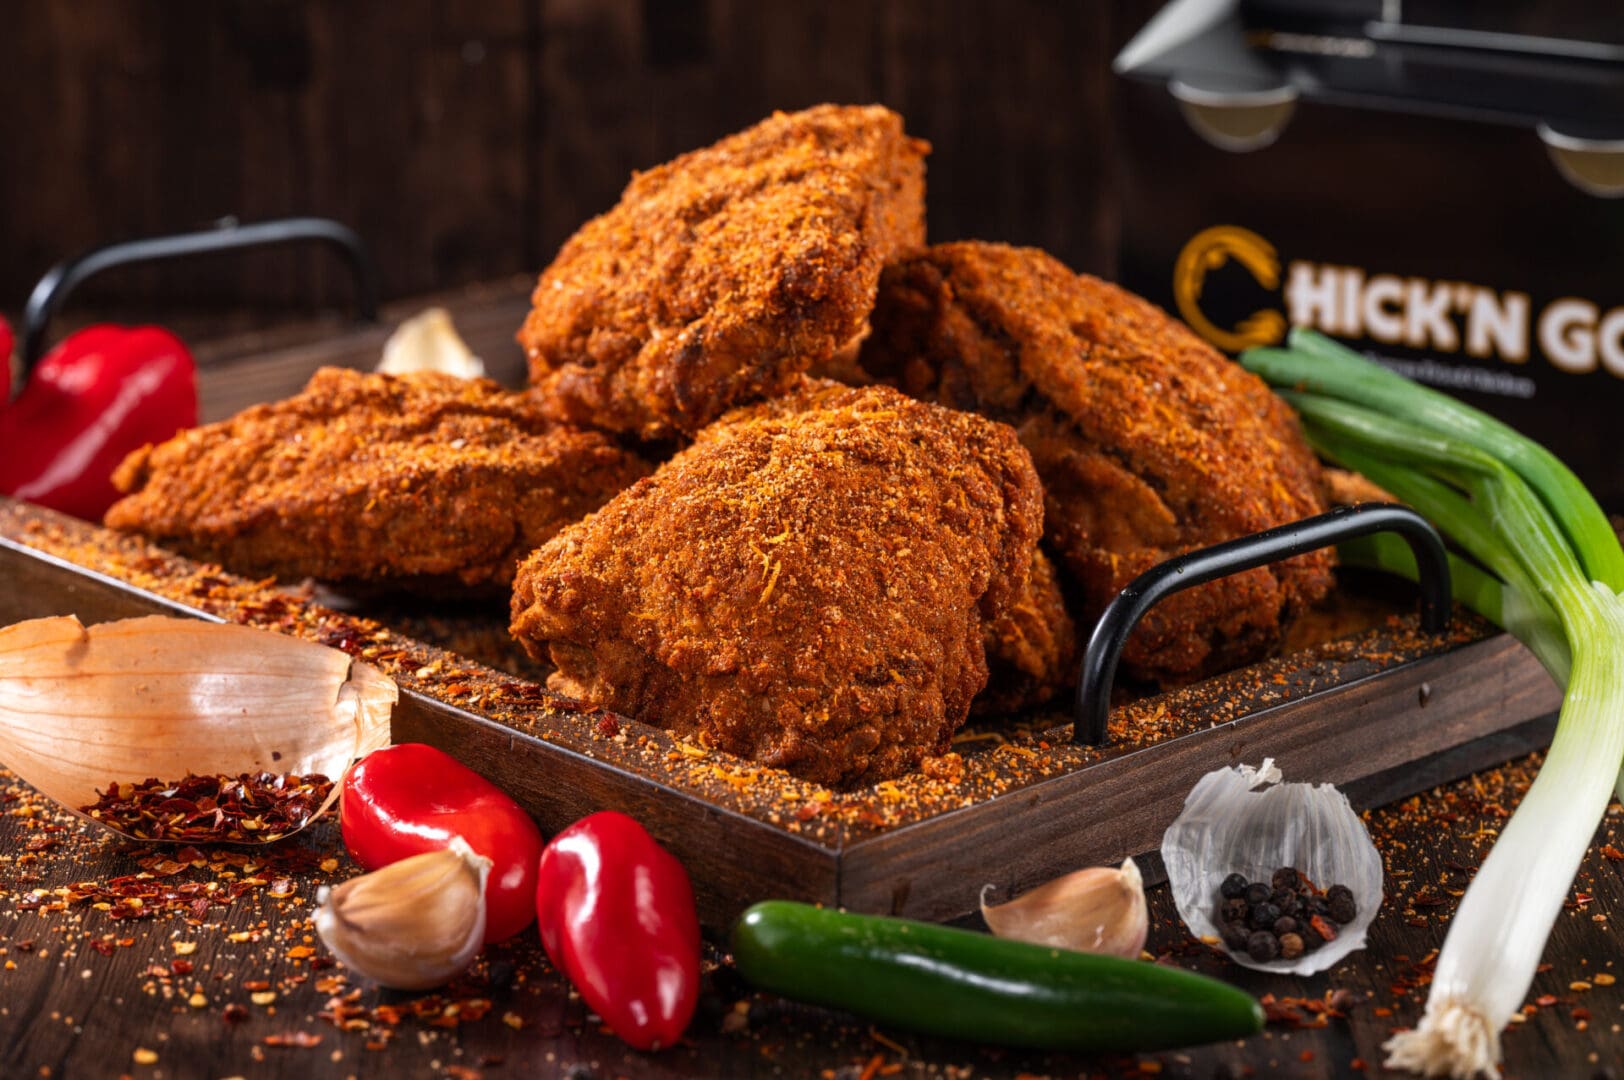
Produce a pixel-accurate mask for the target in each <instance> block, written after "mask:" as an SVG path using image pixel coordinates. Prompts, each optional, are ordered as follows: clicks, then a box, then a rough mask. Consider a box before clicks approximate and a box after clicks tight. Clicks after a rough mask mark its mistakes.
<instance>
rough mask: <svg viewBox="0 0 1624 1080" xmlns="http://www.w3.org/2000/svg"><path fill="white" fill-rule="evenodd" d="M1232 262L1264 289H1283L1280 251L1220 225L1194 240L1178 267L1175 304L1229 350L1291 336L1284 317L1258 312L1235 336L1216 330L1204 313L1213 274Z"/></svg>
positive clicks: (1187, 318)
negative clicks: (1204, 295)
mask: <svg viewBox="0 0 1624 1080" xmlns="http://www.w3.org/2000/svg"><path fill="white" fill-rule="evenodd" d="M1230 259H1234V260H1235V261H1236V262H1238V263H1240V264H1241V265H1242V266H1244V267H1245V268H1246V269H1247V271H1249V272H1250V273H1251V275H1252V278H1253V280H1255V281H1256V282H1257V283H1258V284H1259V285H1261V286H1263V287H1264V288H1265V289H1269V290H1271V291H1272V290H1274V289H1278V288H1279V287H1280V259H1279V257H1278V256H1276V255H1275V251H1274V245H1273V244H1271V243H1269V242H1268V241H1267V240H1265V239H1263V237H1261V236H1259V235H1258V234H1257V233H1255V232H1251V231H1250V230H1248V229H1242V228H1240V227H1239V226H1237V225H1214V226H1213V227H1212V228H1210V229H1204V230H1202V231H1201V232H1199V233H1196V234H1195V235H1194V236H1192V237H1191V238H1190V242H1189V243H1187V244H1185V245H1184V250H1183V251H1181V252H1179V257H1178V261H1177V262H1176V263H1174V264H1173V299H1174V300H1175V301H1176V302H1177V304H1178V309H1179V314H1180V315H1181V316H1182V317H1183V318H1184V321H1185V322H1186V323H1188V324H1189V326H1190V329H1192V330H1194V331H1195V332H1196V333H1198V334H1200V335H1201V336H1202V337H1204V338H1206V339H1207V340H1208V341H1210V342H1212V343H1213V344H1214V345H1216V346H1218V347H1219V348H1220V349H1223V350H1224V351H1225V352H1239V351H1241V350H1242V349H1247V348H1251V347H1252V346H1254V345H1273V344H1274V343H1276V342H1277V341H1279V340H1280V339H1281V338H1283V337H1285V336H1286V317H1285V315H1284V314H1282V313H1281V312H1279V311H1275V310H1272V309H1267V308H1266V309H1264V310H1262V311H1254V312H1253V313H1252V314H1250V315H1248V316H1247V317H1246V318H1244V319H1242V320H1241V321H1240V324H1239V325H1237V326H1236V327H1235V328H1234V329H1233V330H1225V329H1223V328H1221V327H1219V326H1217V325H1215V324H1214V323H1213V322H1212V320H1211V319H1209V318H1207V316H1206V315H1205V314H1204V313H1203V312H1202V310H1201V303H1200V301H1201V291H1202V289H1203V287H1204V286H1205V285H1206V283H1207V274H1208V273H1209V272H1210V271H1213V270H1217V269H1218V268H1219V267H1221V266H1223V265H1224V264H1225V263H1227V262H1228V261H1229V260H1230Z"/></svg>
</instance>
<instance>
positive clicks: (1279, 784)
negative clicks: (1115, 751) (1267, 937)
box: [1162, 758, 1382, 975]
mask: <svg viewBox="0 0 1624 1080" xmlns="http://www.w3.org/2000/svg"><path fill="white" fill-rule="evenodd" d="M1162 862H1163V863H1165V864H1166V866H1167V881H1168V885H1169V886H1170V887H1171V889H1172V892H1173V902H1174V904H1175V905H1177V907H1178V912H1179V917H1180V918H1181V919H1183V920H1184V923H1185V925H1186V926H1188V927H1189V928H1190V932H1191V933H1193V934H1195V935H1197V936H1198V937H1208V938H1215V939H1216V938H1219V936H1220V935H1219V926H1218V922H1217V919H1216V917H1215V916H1216V913H1217V909H1218V905H1219V891H1218V890H1219V886H1220V885H1221V884H1222V883H1223V880H1224V879H1225V878H1226V877H1228V876H1229V875H1230V874H1242V875H1244V876H1245V877H1246V878H1247V879H1248V880H1253V881H1268V880H1269V877H1270V875H1271V874H1272V873H1273V872H1274V871H1275V869H1276V868H1278V867H1282V866H1290V867H1295V868H1296V869H1297V870H1299V871H1301V872H1302V873H1303V874H1304V875H1305V876H1306V877H1307V878H1308V879H1309V880H1310V881H1313V882H1317V883H1319V884H1320V885H1321V886H1322V887H1328V886H1330V885H1333V884H1341V885H1346V886H1347V887H1348V888H1349V889H1351V890H1352V892H1353V897H1354V901H1355V903H1356V905H1357V910H1358V915H1357V917H1356V918H1355V919H1354V920H1353V922H1352V923H1350V924H1348V925H1347V926H1344V927H1341V928H1340V933H1338V934H1337V936H1336V938H1335V940H1333V941H1329V942H1326V943H1325V944H1324V945H1323V946H1321V947H1320V948H1318V949H1316V950H1314V951H1313V952H1305V953H1303V954H1302V955H1301V956H1300V957H1298V958H1296V959H1295V960H1284V959H1280V960H1269V961H1263V962H1259V961H1255V960H1253V959H1252V958H1251V957H1249V956H1247V955H1246V954H1245V953H1243V952H1235V951H1233V950H1227V951H1228V953H1229V957H1230V959H1232V960H1234V961H1235V962H1236V963H1237V964H1241V965H1243V966H1245V967H1249V968H1256V969H1257V970H1259V971H1274V972H1290V973H1292V974H1295V975H1312V974H1313V973H1314V972H1316V971H1324V970H1325V969H1326V968H1329V967H1331V966H1332V965H1333V964H1335V963H1337V962H1338V961H1339V960H1341V959H1342V958H1343V957H1345V956H1347V955H1348V954H1349V953H1351V952H1353V951H1354V950H1355V949H1359V948H1363V947H1364V943H1365V932H1366V931H1367V930H1368V929H1369V928H1370V923H1371V921H1372V920H1373V919H1374V918H1375V917H1376V909H1377V908H1379V907H1380V906H1381V902H1382V860H1381V855H1380V854H1379V853H1378V852H1377V851H1376V845H1375V844H1373V843H1371V840H1370V834H1369V833H1368V832H1367V831H1366V830H1365V826H1364V822H1362V821H1360V820H1359V815H1358V814H1356V813H1354V811H1353V807H1352V806H1350V805H1349V804H1348V798H1347V796H1346V795H1343V794H1342V793H1341V792H1340V791H1338V790H1337V789H1336V788H1335V787H1334V786H1332V785H1330V784H1301V783H1296V784H1288V783H1284V782H1283V778H1282V776H1281V773H1280V770H1279V769H1278V768H1276V767H1275V764H1274V759H1272V758H1265V759H1264V761H1263V764H1262V765H1261V766H1259V767H1257V768H1253V767H1252V766H1250V765H1240V766H1237V767H1235V768H1226V769H1216V770H1214V771H1212V772H1210V773H1208V774H1207V775H1206V776H1203V777H1202V778H1201V779H1200V780H1198V781H1197V782H1196V785H1195V787H1194V788H1193V789H1191V791H1190V794H1189V795H1188V796H1187V797H1186V798H1185V800H1184V810H1183V811H1182V812H1181V813H1180V814H1179V816H1178V818H1177V820H1175V821H1174V822H1173V824H1172V825H1171V826H1169V827H1168V830H1167V832H1166V833H1164V834H1163V836H1162Z"/></svg>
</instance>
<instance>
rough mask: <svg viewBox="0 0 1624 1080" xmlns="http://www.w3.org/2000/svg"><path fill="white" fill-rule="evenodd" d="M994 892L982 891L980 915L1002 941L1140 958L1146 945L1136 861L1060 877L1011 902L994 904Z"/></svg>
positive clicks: (1142, 887)
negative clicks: (990, 902)
mask: <svg viewBox="0 0 1624 1080" xmlns="http://www.w3.org/2000/svg"><path fill="white" fill-rule="evenodd" d="M991 888H992V886H991V885H988V886H987V887H986V888H984V889H982V890H981V917H982V918H984V919H986V920H987V925H988V926H989V927H991V928H992V932H993V933H994V934H997V935H998V936H999V937H1007V938H1014V939H1016V940H1018V941H1030V942H1032V943H1033V944H1036V945H1052V946H1054V947H1056V948H1060V949H1075V950H1076V951H1078V952H1088V953H1106V954H1108V955H1111V956H1126V957H1136V956H1138V955H1139V953H1140V951H1141V950H1142V949H1144V947H1145V934H1146V933H1147V932H1148V930H1149V927H1150V917H1149V913H1148V912H1147V911H1146V908H1145V882H1144V878H1142V877H1141V876H1140V874H1139V867H1138V866H1136V865H1135V864H1134V861H1133V860H1132V859H1125V860H1123V863H1122V866H1121V867H1120V868H1118V869H1115V870H1113V869H1111V868H1110V867H1108V866H1093V867H1089V868H1088V869H1086V870H1078V871H1077V872H1075V873H1071V874H1067V875H1066V876H1065V877H1060V878H1055V879H1054V880H1053V881H1050V882H1046V883H1045V884H1042V885H1039V886H1038V887H1037V888H1035V889H1032V890H1030V891H1029V892H1026V893H1023V894H1022V895H1020V896H1019V897H1017V898H1015V899H1014V900H1011V901H1010V902H1009V903H1007V904H999V905H996V906H989V905H988V903H987V892H988V890H990V889H991Z"/></svg>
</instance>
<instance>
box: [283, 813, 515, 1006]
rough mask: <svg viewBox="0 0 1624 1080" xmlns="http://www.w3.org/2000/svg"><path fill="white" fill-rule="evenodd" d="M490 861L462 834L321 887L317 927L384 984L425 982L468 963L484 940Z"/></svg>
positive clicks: (417, 986) (420, 986)
mask: <svg viewBox="0 0 1624 1080" xmlns="http://www.w3.org/2000/svg"><path fill="white" fill-rule="evenodd" d="M490 871H491V861H490V860H489V859H487V858H485V857H484V856H483V855H476V854H475V853H474V850H473V849H472V848H470V847H469V846H468V844H467V843H466V842H465V841H464V840H463V839H462V837H460V836H457V837H452V839H451V845H450V846H449V847H447V848H445V849H444V850H442V851H430V852H425V853H424V854H422V855H413V856H412V857H410V858H407V859H402V860H401V861H400V862H397V863H390V864H389V865H388V866H385V867H383V868H382V869H381V870H374V871H373V872H372V873H370V874H363V875H362V876H361V877H358V878H351V879H350V880H349V881H346V882H344V883H343V884H342V885H338V886H336V887H334V888H331V889H328V888H323V889H322V890H321V891H320V892H319V893H317V895H316V903H317V905H318V906H317V908H316V915H315V922H316V932H317V933H318V934H320V935H321V940H322V941H324V942H326V944H327V947H328V948H329V949H331V950H332V951H333V955H334V956H336V957H338V959H339V960H341V961H343V963H344V966H345V967H348V968H349V969H350V970H351V971H353V972H355V973H356V974H358V975H361V976H363V977H365V978H367V979H371V980H372V981H373V982H375V983H378V984H379V985H380V986H389V987H393V988H395V989H397V990H426V989H428V988H429V987H431V986H439V985H440V984H442V983H445V982H448V981H450V980H451V979H453V978H455V977H456V976H458V975H460V974H461V973H462V972H464V971H466V970H467V969H468V965H469V964H471V963H473V962H474V957H475V956H477V955H478V954H479V948H480V946H481V945H482V944H483V943H484V941H485V880H486V878H488V877H489V876H490Z"/></svg>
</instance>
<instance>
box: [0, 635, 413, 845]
mask: <svg viewBox="0 0 1624 1080" xmlns="http://www.w3.org/2000/svg"><path fill="white" fill-rule="evenodd" d="M397 696H398V694H397V691H396V689H395V684H394V682H392V681H391V680H390V679H389V677H388V676H387V675H384V674H383V673H382V672H381V671H379V670H377V669H376V668H374V667H371V666H369V665H367V664H363V663H359V662H357V661H354V660H351V659H350V657H349V656H348V655H346V654H345V653H343V652H340V651H339V650H338V649H332V648H328V647H327V646H325V645H318V644H316V643H315V642H313V641H302V640H300V639H298V638H293V637H288V636H287V635H285V634H277V633H273V632H271V631H268V630H255V629H253V628H251V627H247V626H236V625H231V624H218V623H209V622H204V621H202V620H199V619H182V618H172V617H169V616H162V615H153V616H148V617H146V618H140V619H125V620H122V621H120V622H110V623H100V624H98V625H96V626H92V627H90V628H88V629H86V628H85V626H84V625H83V624H82V623H80V622H79V620H78V619H76V618H74V617H73V616H71V615H69V616H60V617H53V618H46V619H30V620H29V621H27V622H21V623H17V624H15V625H13V626H8V627H5V628H4V629H0V761H3V762H5V764H6V765H7V766H8V767H9V768H10V769H11V770H12V771H13V772H15V773H16V774H17V775H18V776H19V777H21V778H22V779H23V780H25V781H26V782H28V783H29V784H31V785H32V786H34V787H35V788H37V789H39V790H40V791H41V792H43V793H44V794H45V795H47V796H48V797H50V798H52V799H55V800H56V801H57V802H59V803H61V804H62V805H63V806H65V807H67V808H69V809H70V810H74V811H76V812H77V811H79V809H80V808H81V807H85V806H90V805H93V804H94V803H95V802H96V801H97V797H98V796H97V792H98V791H102V790H106V788H107V786H108V785H109V784H110V783H113V782H118V783H121V784H122V783H139V782H141V781H142V780H145V779H147V778H155V779H158V780H160V781H164V782H166V783H167V782H174V781H179V780H182V779H184V777H185V776H186V775H187V774H188V773H193V774H197V775H200V776H201V775H217V774H222V773H223V774H226V775H229V776H237V775H239V774H241V773H245V772H248V773H255V772H267V773H271V774H273V775H282V774H286V773H295V774H298V775H300V776H309V775H312V774H316V773H320V774H321V775H323V776H326V777H328V778H329V779H331V780H333V781H335V783H334V785H333V790H332V792H331V793H330V794H329V795H328V798H327V801H326V802H324V803H323V804H322V806H321V807H320V809H318V810H317V811H316V813H315V814H313V815H312V816H311V817H310V819H309V820H310V821H313V820H315V818H316V817H317V816H319V815H320V813H321V812H322V811H324V810H326V809H327V807H329V806H330V805H331V804H332V801H333V800H334V799H335V798H337V796H338V784H337V783H336V781H337V780H338V779H339V778H340V777H342V776H343V775H344V770H345V769H347V768H348V767H349V765H350V762H352V761H354V760H355V759H357V758H360V757H364V756H366V755H367V754H369V753H371V752H372V751H373V750H375V749H377V748H378V747H380V746H385V745H387V744H388V743H389V714H390V712H391V710H392V709H393V707H394V704H395V701H396V698H397ZM307 823H308V822H307ZM115 831H117V830H115ZM121 835H128V834H127V833H121ZM284 835H285V834H284ZM132 839H139V838H137V837H132Z"/></svg>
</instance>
